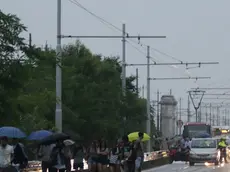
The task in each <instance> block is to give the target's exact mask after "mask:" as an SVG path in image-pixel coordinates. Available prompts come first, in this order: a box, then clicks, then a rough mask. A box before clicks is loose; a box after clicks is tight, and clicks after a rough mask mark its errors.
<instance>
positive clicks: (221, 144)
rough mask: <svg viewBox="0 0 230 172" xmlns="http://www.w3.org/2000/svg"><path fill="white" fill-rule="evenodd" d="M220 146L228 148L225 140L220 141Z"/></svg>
mask: <svg viewBox="0 0 230 172" xmlns="http://www.w3.org/2000/svg"><path fill="white" fill-rule="evenodd" d="M218 146H219V147H223V148H226V147H227V145H226V144H225V141H220V142H219V144H218Z"/></svg>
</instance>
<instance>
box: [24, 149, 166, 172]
mask: <svg viewBox="0 0 230 172" xmlns="http://www.w3.org/2000/svg"><path fill="white" fill-rule="evenodd" d="M83 162H84V170H88V164H87V162H86V161H85V160H83ZM71 163H72V166H73V160H71ZM168 163H169V160H168V151H167V150H161V151H155V152H146V153H145V154H144V164H143V169H149V168H153V167H156V166H161V165H165V164H168ZM72 170H73V169H72ZM24 171H27V172H33V171H36V172H41V161H29V163H28V168H27V169H25V170H24Z"/></svg>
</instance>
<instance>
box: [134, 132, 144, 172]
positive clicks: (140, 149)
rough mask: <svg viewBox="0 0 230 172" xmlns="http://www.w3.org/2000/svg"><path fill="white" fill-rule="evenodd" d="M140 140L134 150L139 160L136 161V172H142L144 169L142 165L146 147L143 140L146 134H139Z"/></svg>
mask: <svg viewBox="0 0 230 172" xmlns="http://www.w3.org/2000/svg"><path fill="white" fill-rule="evenodd" d="M138 137H139V138H138V139H137V140H136V142H135V146H134V148H135V149H136V151H137V158H136V161H135V168H136V171H138V172H140V171H141V167H142V163H143V161H144V146H143V142H142V139H143V138H144V133H142V132H139V133H138Z"/></svg>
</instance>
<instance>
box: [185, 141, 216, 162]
mask: <svg viewBox="0 0 230 172" xmlns="http://www.w3.org/2000/svg"><path fill="white" fill-rule="evenodd" d="M217 148H218V142H217V139H215V138H194V139H192V143H191V150H190V153H189V165H190V166H193V165H194V164H195V163H205V162H208V163H214V164H215V165H218V164H219V162H220V151H219V150H218V149H217Z"/></svg>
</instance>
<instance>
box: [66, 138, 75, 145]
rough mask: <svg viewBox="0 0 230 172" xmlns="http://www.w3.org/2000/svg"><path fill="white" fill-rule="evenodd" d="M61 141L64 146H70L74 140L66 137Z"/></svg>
mask: <svg viewBox="0 0 230 172" xmlns="http://www.w3.org/2000/svg"><path fill="white" fill-rule="evenodd" d="M63 143H64V144H65V146H71V145H73V144H74V143H75V142H74V141H73V140H70V139H67V140H64V141H63Z"/></svg>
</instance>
